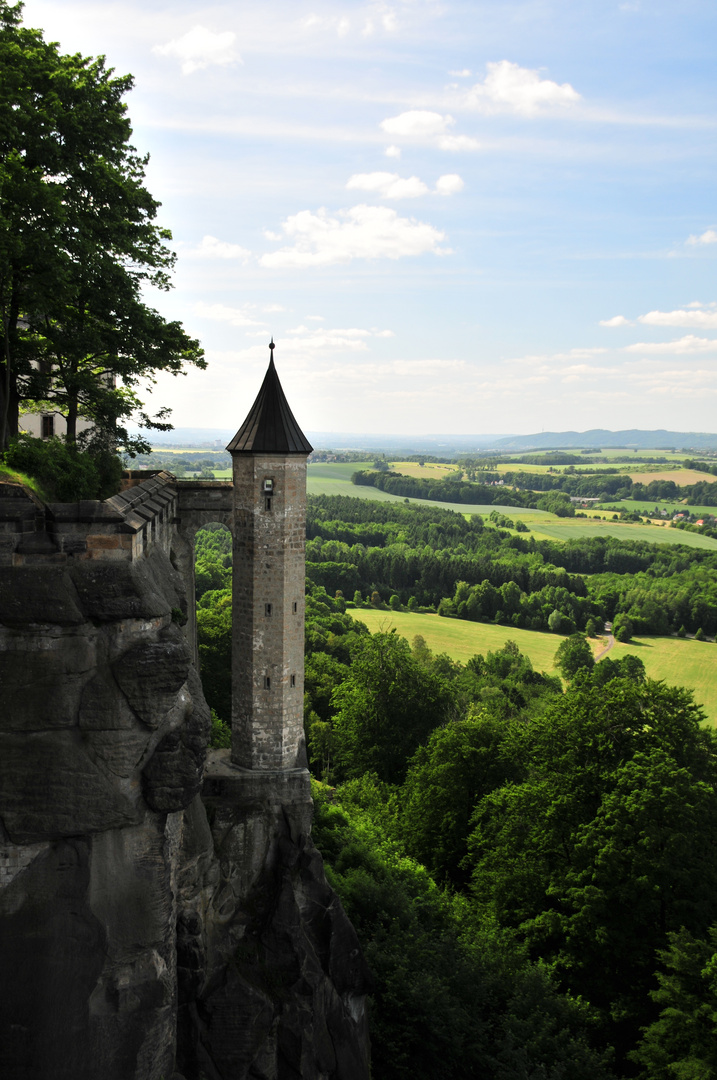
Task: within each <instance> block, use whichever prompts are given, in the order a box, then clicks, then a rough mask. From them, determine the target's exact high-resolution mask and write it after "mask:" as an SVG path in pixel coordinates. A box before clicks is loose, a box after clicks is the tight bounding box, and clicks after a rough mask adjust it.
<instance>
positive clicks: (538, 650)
mask: <svg viewBox="0 0 717 1080" xmlns="http://www.w3.org/2000/svg"><path fill="white" fill-rule="evenodd" d="M348 614H349V615H352V616H353V617H354V618H355V619H360V620H361V622H363V623H366V626H368V628H369V630H370V631H371V632H372V633H374V632H375V631H376V630H392V629H393V628H394V627H395V628H396V630H397V631H398V633H399V634H401V635H402V636H403V637H405V638H408V640H409V641H412V640H413V638H414V637H415V636H416V634H421V635H422V636H423V637H424V638H425V639H426V644H427V645H428V647H429V648H430V649H433V651H434V652H435V653H442V652H445V653H448V655H449V656H451V657H452V658H453V659H454V660H460V661H461V663H463V664H465V662H466V660H470V658H471V656H475V655H476V653H483V655H485V654H486V653H487V652H495V651H496V649H502V648H503V646H504V645H505V643H506V641H514V642H515V643H516V645H517V646H518V648H519V649H520V651H521V652H522V653H525V655H526V656H529V657H530V659H531V661H532V662H533V667H534V668H536V669H537V670H538V671H547V672H554V671H555V667H554V665H553V657H554V656H555V651H556V649H557V647H558V645H559V644H560V642H561V641H562V640H563V639H562V638H561V637H560V636H559V635H558V634H549V633H541V632H539V631H536V630H518V629H517V628H516V627H512V626H495V625H493V624H492V623H477V622H467V621H466V620H465V619H444V618H442V617H441V616H440V615H417V614H415V613H414V612H411V611H377V610H376V609H374V608H349V610H348ZM705 648H709V646H707V645H706V646H705ZM716 651H717V650H716Z"/></svg>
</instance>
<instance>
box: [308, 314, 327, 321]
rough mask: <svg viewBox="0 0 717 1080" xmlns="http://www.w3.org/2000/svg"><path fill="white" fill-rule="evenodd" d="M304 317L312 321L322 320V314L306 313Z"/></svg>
mask: <svg viewBox="0 0 717 1080" xmlns="http://www.w3.org/2000/svg"><path fill="white" fill-rule="evenodd" d="M306 318H307V319H311V321H312V322H323V321H324V316H323V315H307V316H306Z"/></svg>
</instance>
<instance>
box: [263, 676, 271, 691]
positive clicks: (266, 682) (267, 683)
mask: <svg viewBox="0 0 717 1080" xmlns="http://www.w3.org/2000/svg"><path fill="white" fill-rule="evenodd" d="M264 689H265V690H271V679H270V678H269V676H268V675H265V676H264Z"/></svg>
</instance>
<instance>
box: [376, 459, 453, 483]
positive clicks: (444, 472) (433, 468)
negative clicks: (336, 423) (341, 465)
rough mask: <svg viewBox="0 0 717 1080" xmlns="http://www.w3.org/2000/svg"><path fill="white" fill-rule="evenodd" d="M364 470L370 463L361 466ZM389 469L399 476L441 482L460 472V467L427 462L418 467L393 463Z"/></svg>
mask: <svg viewBox="0 0 717 1080" xmlns="http://www.w3.org/2000/svg"><path fill="white" fill-rule="evenodd" d="M363 467H364V468H370V467H371V466H370V463H367V465H365V466H363ZM355 468H358V466H355ZM391 469H392V470H393V471H394V472H398V473H400V474H401V476H417V477H421V478H423V479H424V480H442V479H443V477H444V476H450V475H451V473H455V472H460V471H461V466H460V465H439V464H438V463H437V462H431V461H427V462H426V464H425V465H419V464H418V462H417V461H394V462H393V464H392V465H391Z"/></svg>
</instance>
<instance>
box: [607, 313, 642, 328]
mask: <svg viewBox="0 0 717 1080" xmlns="http://www.w3.org/2000/svg"><path fill="white" fill-rule="evenodd" d="M633 325H634V324H633V323H631V322H630V320H629V319H626V318H625V316H624V315H613V317H612V319H601V320H600V326H611V327H612V326H633Z"/></svg>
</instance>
